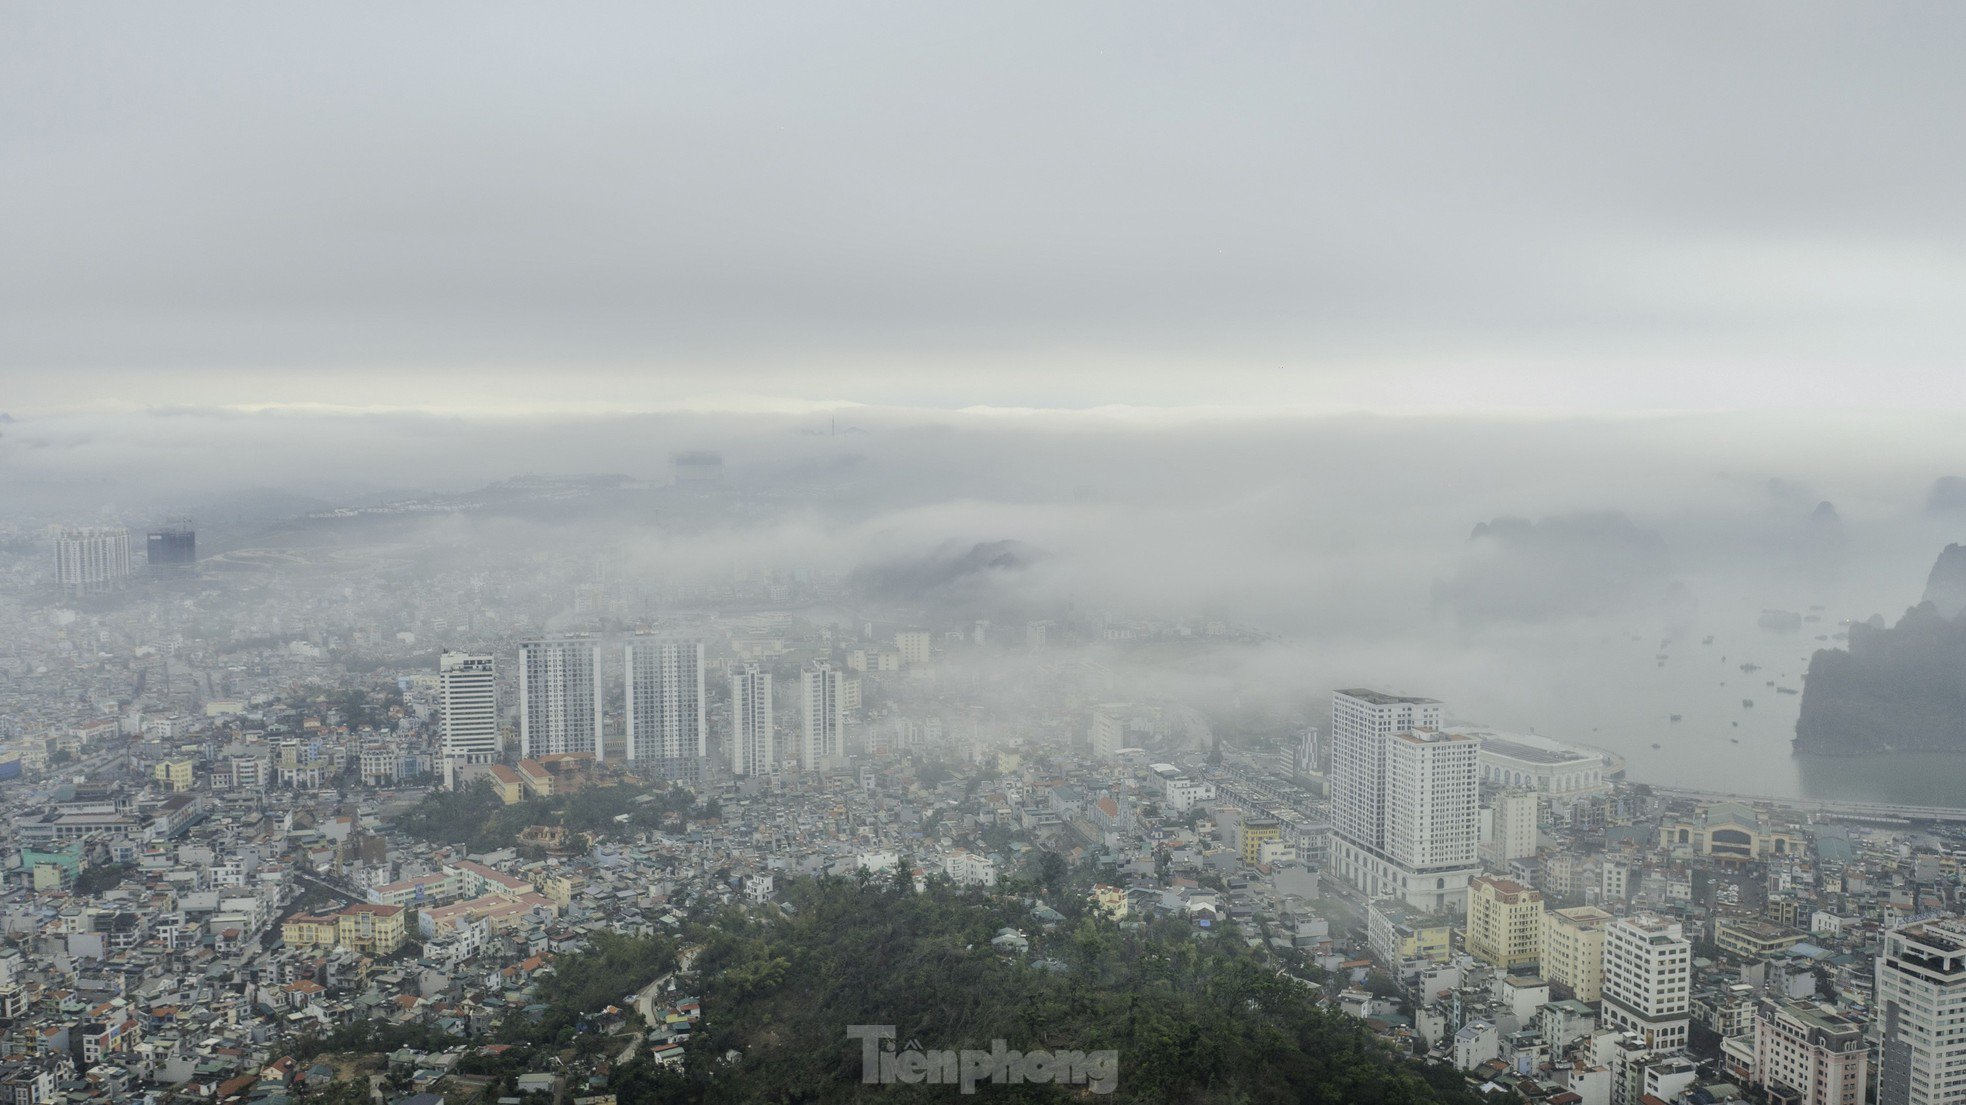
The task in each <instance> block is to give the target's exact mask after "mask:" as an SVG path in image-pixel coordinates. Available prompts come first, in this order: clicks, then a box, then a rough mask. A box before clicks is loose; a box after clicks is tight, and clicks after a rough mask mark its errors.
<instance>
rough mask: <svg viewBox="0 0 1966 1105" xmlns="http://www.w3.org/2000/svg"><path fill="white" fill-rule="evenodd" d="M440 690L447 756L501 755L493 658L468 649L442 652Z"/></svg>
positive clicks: (472, 759)
mask: <svg viewBox="0 0 1966 1105" xmlns="http://www.w3.org/2000/svg"><path fill="white" fill-rule="evenodd" d="M437 694H438V702H439V705H440V707H441V708H442V710H443V716H442V720H441V721H440V722H439V730H438V731H439V734H440V739H441V747H442V749H443V755H444V759H445V760H446V761H449V762H451V763H458V762H462V763H467V764H488V763H491V762H492V761H494V760H496V759H498V684H497V675H496V670H495V664H494V662H493V660H492V658H491V657H489V656H479V655H473V654H471V653H468V652H446V653H444V654H443V655H442V656H439V657H438V658H437Z"/></svg>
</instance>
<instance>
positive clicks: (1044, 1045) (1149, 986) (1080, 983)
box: [613, 880, 1476, 1105]
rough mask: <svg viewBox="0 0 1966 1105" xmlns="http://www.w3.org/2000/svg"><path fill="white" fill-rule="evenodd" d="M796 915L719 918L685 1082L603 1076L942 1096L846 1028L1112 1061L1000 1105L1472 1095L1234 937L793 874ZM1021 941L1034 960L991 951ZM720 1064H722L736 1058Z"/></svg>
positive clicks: (987, 1088) (683, 1094)
mask: <svg viewBox="0 0 1966 1105" xmlns="http://www.w3.org/2000/svg"><path fill="white" fill-rule="evenodd" d="M789 897H790V904H791V906H792V910H793V912H791V913H790V914H789V915H788V916H783V917H778V916H773V915H771V914H754V915H752V916H750V917H748V918H739V917H737V916H736V915H728V916H726V917H725V918H724V919H723V920H722V921H720V922H719V923H718V925H717V926H716V927H715V929H714V930H713V931H712V932H711V934H710V935H709V936H708V938H707V939H706V941H705V943H704V950H703V952H702V954H701V958H700V959H699V960H698V962H697V964H696V966H697V969H698V971H699V974H700V977H701V979H702V981H701V982H700V983H699V986H700V990H701V994H702V998H703V1009H704V1029H703V1031H702V1032H701V1033H699V1035H698V1037H697V1038H696V1039H695V1040H693V1041H692V1042H691V1043H690V1045H689V1062H688V1069H689V1075H688V1077H687V1079H686V1081H687V1083H688V1084H687V1085H686V1086H685V1085H679V1084H678V1080H675V1079H674V1078H673V1076H667V1075H659V1074H657V1073H656V1072H654V1071H651V1070H647V1069H640V1070H637V1069H623V1070H620V1071H617V1077H616V1079H615V1080H614V1084H613V1088H614V1089H615V1090H616V1091H617V1092H619V1093H621V1095H622V1100H623V1101H624V1102H627V1101H631V1100H651V1099H660V1100H688V1101H697V1102H705V1103H722V1102H731V1103H738V1102H744V1103H749V1102H795V1101H796V1102H835V1101H857V1100H862V1099H863V1098H864V1099H866V1100H880V1101H889V1102H906V1101H929V1100H933V1101H938V1102H939V1101H948V1100H951V1099H952V1095H954V1094H956V1093H957V1092H958V1091H957V1088H956V1087H954V1086H948V1085H932V1084H919V1085H871V1086H870V1085H862V1084H861V1082H860V1075H861V1044H860V1042H859V1041H858V1040H855V1039H851V1038H849V1037H848V1035H847V1028H848V1026H850V1025H862V1024H879V1025H888V1024H891V1025H894V1026H895V1028H896V1038H897V1040H898V1041H900V1042H902V1043H903V1044H904V1045H905V1043H906V1042H907V1041H911V1040H912V1041H917V1042H919V1044H920V1046H921V1047H922V1048H924V1049H938V1048H950V1049H961V1048H974V1049H980V1050H988V1049H990V1048H991V1045H992V1041H993V1040H997V1039H1002V1040H1004V1041H1006V1043H1007V1045H1008V1047H1009V1048H1011V1049H1013V1050H1025V1051H1029V1050H1039V1049H1043V1050H1048V1051H1053V1052H1059V1051H1084V1052H1093V1051H1099V1050H1103V1049H1112V1050H1115V1051H1117V1052H1118V1056H1117V1062H1116V1064H1115V1070H1116V1073H1117V1086H1116V1087H1113V1088H1112V1089H1111V1092H1110V1093H1107V1094H1105V1095H1103V1096H1096V1095H1094V1094H1092V1093H1090V1092H1089V1090H1088V1087H1086V1086H1053V1085H1029V1084H1026V1085H1019V1086H1006V1085H992V1084H983V1085H979V1086H978V1087H977V1088H976V1094H977V1095H978V1097H979V1098H982V1097H988V1098H989V1099H990V1100H998V1101H1032V1100H1063V1099H1065V1098H1066V1097H1070V1098H1071V1099H1074V1100H1080V1101H1087V1100H1097V1101H1111V1102H1198V1103H1211V1102H1222V1103H1228V1102H1239V1103H1250V1105H1264V1103H1277V1105H1282V1103H1284V1102H1289V1103H1293V1105H1295V1103H1299V1102H1312V1103H1320V1105H1378V1103H1385V1105H1393V1103H1420V1102H1456V1103H1460V1102H1472V1101H1474V1100H1476V1099H1475V1098H1474V1097H1473V1096H1472V1094H1471V1093H1470V1091H1469V1090H1467V1089H1466V1085H1465V1082H1464V1081H1463V1080H1462V1078H1461V1076H1460V1075H1459V1074H1458V1073H1457V1072H1455V1071H1452V1070H1449V1069H1445V1068H1422V1067H1421V1066H1420V1065H1419V1064H1417V1063H1415V1062H1412V1061H1410V1060H1405V1059H1401V1058H1396V1057H1395V1056H1393V1055H1392V1054H1391V1053H1390V1052H1389V1051H1388V1050H1387V1049H1386V1048H1385V1047H1384V1046H1383V1045H1382V1044H1381V1043H1380V1042H1379V1041H1377V1040H1376V1039H1374V1038H1373V1037H1372V1036H1371V1035H1370V1034H1369V1033H1368V1032H1367V1031H1366V1030H1365V1029H1364V1027H1363V1026H1362V1025H1360V1024H1358V1023H1357V1022H1355V1021H1352V1020H1350V1019H1348V1018H1344V1017H1342V1016H1341V1015H1339V1014H1337V1013H1335V1012H1334V1013H1327V1012H1325V1011H1323V1010H1321V1009H1320V1008H1319V1007H1318V1005H1317V1003H1316V999H1317V996H1318V991H1317V990H1316V989H1314V988H1313V987H1311V986H1307V985H1306V984H1304V983H1302V982H1299V981H1296V980H1294V979H1291V978H1288V977H1283V976H1279V975H1278V974H1277V973H1276V970H1275V968H1274V967H1269V966H1265V965H1263V964H1261V963H1259V962H1257V960H1256V959H1255V958H1254V957H1253V956H1252V955H1251V954H1250V952H1249V951H1248V949H1247V948H1246V947H1245V946H1244V944H1243V943H1242V938H1241V936H1240V935H1239V934H1238V933H1237V932H1236V931H1235V929H1234V928H1233V927H1232V926H1230V927H1225V929H1224V930H1220V931H1217V932H1214V933H1210V932H1206V931H1203V932H1201V933H1200V934H1199V935H1197V931H1196V930H1194V929H1192V928H1190V927H1189V926H1187V925H1185V924H1183V923H1181V922H1178V921H1173V920H1167V921H1158V922H1155V923H1154V924H1152V925H1150V926H1149V927H1147V928H1145V929H1132V930H1128V931H1122V930H1121V929H1120V928H1119V927H1118V926H1117V925H1115V924H1114V923H1113V922H1112V921H1109V920H1105V919H1103V918H1096V917H1089V916H1088V917H1082V918H1080V919H1078V920H1077V921H1075V922H1067V923H1066V924H1064V925H1061V926H1060V927H1059V929H1058V930H1057V931H1055V932H1052V933H1044V932H1041V931H1039V930H1038V929H1037V928H1036V927H1035V926H1033V925H1032V924H1031V922H1030V921H1029V919H1028V918H1027V917H1024V916H1022V915H1021V914H1022V910H1021V908H1019V907H1017V906H1015V905H1013V904H1010V903H1008V902H1006V901H1003V900H1001V899H996V898H990V897H985V896H982V895H980V894H975V895H970V894H964V893H962V892H959V891H956V890H952V889H948V888H934V889H931V890H930V891H929V892H928V893H925V894H916V893H914V892H913V891H912V890H909V889H906V888H897V887H894V886H891V885H888V884H886V883H872V884H857V883H853V882H848V881H844V880H824V881H819V882H801V883H798V884H796V885H795V886H793V887H792V888H791V889H790V894H789ZM1004 927H1014V928H1018V929H1020V930H1022V931H1023V932H1024V933H1025V934H1026V935H1027V936H1028V937H1029V938H1030V941H1031V946H1030V949H1029V951H1028V952H1000V951H998V950H997V949H995V948H993V947H992V945H991V943H990V941H991V938H992V937H993V936H995V935H997V933H998V931H999V930H1000V929H1001V928H1004ZM733 1053H734V1055H735V1057H734V1058H733Z"/></svg>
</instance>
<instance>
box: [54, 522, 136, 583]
mask: <svg viewBox="0 0 1966 1105" xmlns="http://www.w3.org/2000/svg"><path fill="white" fill-rule="evenodd" d="M55 578H56V580H57V581H58V582H59V583H60V584H61V589H62V593H63V594H66V595H70V596H73V597H80V596H82V595H101V594H107V593H108V592H110V591H114V590H117V589H118V588H120V587H122V586H123V585H124V584H126V583H128V582H129V580H130V531H129V530H127V529H124V528H123V527H122V526H104V527H100V528H91V529H65V530H62V531H61V532H60V533H58V534H56V535H55Z"/></svg>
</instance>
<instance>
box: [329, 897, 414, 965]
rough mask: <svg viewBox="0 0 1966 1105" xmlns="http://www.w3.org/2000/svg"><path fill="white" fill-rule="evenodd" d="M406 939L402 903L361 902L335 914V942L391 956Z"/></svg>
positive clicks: (375, 953) (358, 949) (363, 950)
mask: <svg viewBox="0 0 1966 1105" xmlns="http://www.w3.org/2000/svg"><path fill="white" fill-rule="evenodd" d="M405 939H406V936H405V934H404V932H403V907H402V906H394V905H376V904H375V903H373V902H362V903H360V904H359V905H352V906H349V907H348V908H347V909H344V910H342V911H341V912H340V913H339V914H336V915H335V943H337V944H340V945H341V946H342V947H344V948H353V949H355V950H356V951H361V952H369V953H371V954H373V955H388V954H389V953H390V952H393V951H395V950H396V949H397V948H400V947H402V946H403V941H404V940H405Z"/></svg>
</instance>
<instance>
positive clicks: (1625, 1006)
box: [1602, 914, 1693, 1051]
mask: <svg viewBox="0 0 1966 1105" xmlns="http://www.w3.org/2000/svg"><path fill="white" fill-rule="evenodd" d="M1692 991H1693V944H1692V941H1690V940H1688V939H1686V936H1685V935H1684V933H1682V932H1681V931H1680V927H1679V922H1677V921H1669V920H1667V919H1665V918H1664V917H1658V916H1654V915H1651V914H1634V915H1633V916H1630V917H1620V918H1619V919H1618V920H1616V921H1613V922H1611V923H1610V924H1609V925H1606V926H1605V928H1604V992H1603V995H1602V996H1603V998H1604V1023H1605V1025H1606V1026H1607V1027H1610V1028H1616V1029H1622V1030H1626V1031H1630V1032H1636V1033H1638V1034H1639V1035H1640V1036H1641V1037H1643V1038H1644V1040H1645V1046H1646V1047H1647V1048H1648V1049H1650V1050H1653V1051H1667V1050H1671V1049H1673V1048H1679V1047H1685V1046H1686V1027H1687V1024H1688V1022H1689V1021H1690V1020H1691V1012H1690V1011H1691V1009H1692V1000H1693V998H1692Z"/></svg>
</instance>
